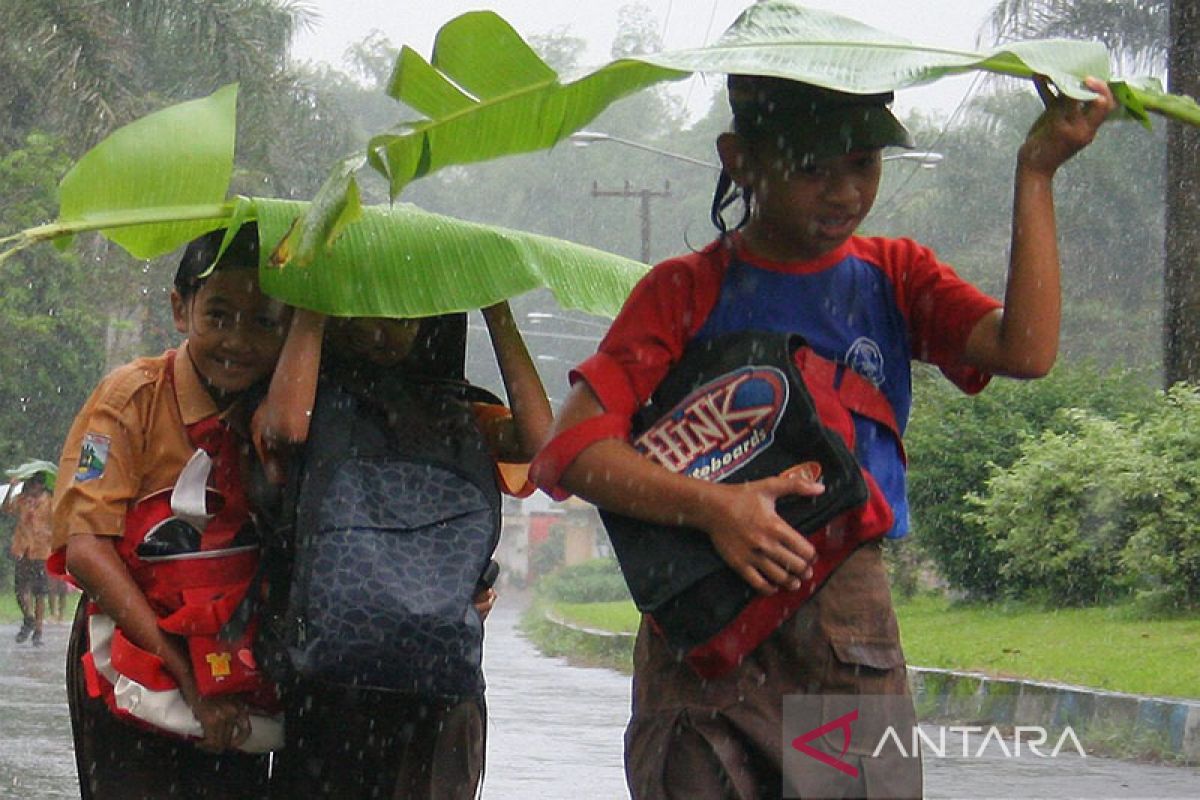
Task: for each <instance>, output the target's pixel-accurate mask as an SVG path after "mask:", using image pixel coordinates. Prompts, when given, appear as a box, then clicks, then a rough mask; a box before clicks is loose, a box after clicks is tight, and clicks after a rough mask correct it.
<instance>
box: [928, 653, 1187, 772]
mask: <svg viewBox="0 0 1200 800" xmlns="http://www.w3.org/2000/svg"><path fill="white" fill-rule="evenodd" d="M908 673H909V674H908V680H909V686H910V687H911V689H912V694H913V698H914V700H915V702H916V705H917V714H918V716H919V717H920V718H921V719H930V718H947V719H955V720H970V721H973V722H974V721H978V722H982V723H985V724H991V725H1012V726H1019V725H1037V726H1041V727H1044V728H1048V729H1062V728H1065V727H1067V726H1070V727H1071V728H1072V730H1074V731H1075V733H1076V734H1078V735H1080V736H1085V735H1086V733H1087V732H1091V733H1092V734H1093V735H1095V736H1099V737H1103V738H1105V739H1106V740H1113V741H1119V742H1123V743H1126V744H1134V743H1139V742H1140V743H1144V744H1146V745H1148V746H1151V747H1153V748H1154V749H1155V750H1156V751H1157V752H1158V753H1159V754H1161V755H1164V756H1167V757H1174V758H1178V759H1180V760H1183V761H1184V762H1186V763H1197V762H1200V700H1186V699H1179V698H1166V697H1147V696H1143V695H1134V694H1122V693H1119V692H1105V691H1101V690H1098V689H1090V688H1087V687H1084V686H1071V685H1068V684H1058V683H1049V682H1045V681H1031V680H1020V679H1015V678H994V677H991V676H988V675H983V674H981V673H975V672H955V671H952V670H945V669H932V668H929V667H914V666H909V668H908Z"/></svg>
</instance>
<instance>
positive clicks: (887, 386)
mask: <svg viewBox="0 0 1200 800" xmlns="http://www.w3.org/2000/svg"><path fill="white" fill-rule="evenodd" d="M747 330H759V331H773V332H778V333H799V334H800V335H801V336H803V337H804V338H805V339H806V340H807V341H808V344H809V346H810V347H812V349H813V350H814V351H816V352H817V354H818V355H820V356H822V357H824V358H827V359H829V360H831V361H837V362H839V363H842V364H846V365H847V366H849V367H850V368H851V369H853V370H854V371H855V372H857V373H859V374H860V375H862V377H864V378H866V379H867V380H868V381H870V382H871V383H872V384H874V385H875V386H876V387H877V388H878V389H879V390H880V391H881V392H882V393H883V395H884V396H885V397H886V398H887V401H888V403H889V404H890V405H891V407H892V410H893V412H894V413H895V415H896V423H897V425H898V426H899V428H900V431H901V433H903V431H904V427H905V425H906V424H907V422H908V415H909V411H910V409H911V407H912V367H911V360H912V351H911V346H910V343H909V336H908V325H907V323H906V321H905V319H904V315H903V314H902V313H901V312H900V309H899V308H898V307H897V305H896V301H895V291H894V290H893V287H892V285H891V282H890V281H889V280H888V278H887V276H886V275H885V274H884V273H883V272H882V271H881V270H880V269H878V268H877V267H876V266H874V265H873V264H871V263H869V262H867V261H864V260H863V259H861V258H859V257H857V256H854V255H849V256H847V257H846V258H844V259H842V260H841V261H839V262H837V263H836V264H834V265H832V266H830V267H828V268H827V269H822V270H820V271H817V272H808V273H786V272H778V271H775V270H768V269H763V268H761V267H756V266H753V265H751V264H747V263H745V262H743V261H741V260H739V259H737V258H733V259H731V261H730V264H729V268H728V269H727V270H726V273H725V278H724V282H723V283H722V285H721V292H720V296H719V298H718V299H717V304H716V305H715V306H714V307H713V310H712V312H711V313H710V314H709V316H708V319H706V320H705V322H704V325H703V326H702V327H701V328H700V331H699V332H698V333H697V334H696V339H697V340H704V339H711V338H714V337H716V336H720V335H722V334H726V333H733V332H735V331H747ZM853 417H854V435H855V440H856V441H855V447H854V451H855V452H854V454H855V456H856V457H857V458H858V460H859V463H861V464H862V465H863V467H865V468H866V469H867V471H868V472H870V473H871V475H872V477H874V478H875V481H876V482H877V483H878V484H879V487H880V489H882V490H883V493H884V495H885V496H886V497H887V500H888V502H889V503H890V504H891V506H892V511H893V512H894V513H895V519H896V521H895V523H894V524H893V525H892V528H891V530H889V531H888V533H887V535H888V536H889V537H891V538H898V537H901V536H904V535H905V534H907V533H908V529H909V525H908V498H907V491H906V485H905V484H906V480H905V472H904V462H903V459H902V457H901V449H900V443H899V442H897V441H896V437H895V436H894V435H893V434H892V432H891V430H889V429H888V428H887V426H885V425H883V424H881V423H878V422H875V421H874V420H870V419H867V418H865V417H861V416H859V415H857V414H854V415H853Z"/></svg>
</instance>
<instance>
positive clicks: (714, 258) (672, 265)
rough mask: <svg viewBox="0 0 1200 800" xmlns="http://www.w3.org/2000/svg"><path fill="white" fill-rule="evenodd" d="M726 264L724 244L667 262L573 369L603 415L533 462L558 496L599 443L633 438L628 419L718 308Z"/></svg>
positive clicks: (565, 434)
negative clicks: (575, 464)
mask: <svg viewBox="0 0 1200 800" xmlns="http://www.w3.org/2000/svg"><path fill="white" fill-rule="evenodd" d="M727 263H728V259H727V256H726V250H725V248H724V247H723V246H721V245H720V244H719V243H718V244H713V245H710V246H709V247H707V248H705V249H704V250H703V251H701V252H699V253H692V254H690V255H687V256H683V257H682V258H677V259H671V260H669V261H664V262H663V263H661V264H659V265H658V266H656V267H654V269H652V270H650V272H649V273H647V275H646V276H645V277H644V278H642V280H641V281H639V282H638V284H637V286H635V287H634V289H633V291H632V292H631V293H630V295H629V298H628V299H627V300H626V301H625V305H624V306H622V308H621V312H620V313H619V314H618V315H617V318H616V319H615V320H614V321H613V324H612V326H611V327H610V328H609V331H608V333H607V334H606V335H605V337H604V339H603V340H602V341H601V342H600V346H599V349H598V351H597V352H596V354H595V355H593V356H592V357H590V358H589V359H587V360H586V361H584V362H583V363H582V364H580V365H579V366H578V367H576V368H575V369H574V370H572V371H571V375H570V377H571V383H572V384H574V383H575V382H576V381H579V380H583V381H586V382H587V384H588V386H589V387H590V388H591V389H592V391H593V392H594V393H595V394H596V397H597V399H599V401H600V404H601V405H602V406H603V407H604V410H605V413H604V414H602V415H600V416H598V417H593V418H592V419H590V420H585V421H584V422H582V423H580V424H579V425H576V426H574V427H572V428H570V429H568V430H565V431H562V432H561V433H559V434H558V435H557V436H556V437H554V439H552V440H551V441H550V442H548V443H547V444H546V446H545V447H544V448H543V449H542V451H541V452H540V453H539V454H538V456H537V458H535V459H534V463H533V468H532V470H531V477H532V478H533V479H534V480H535V481H536V482H537V484H538V486H539V487H541V488H542V490H543V491H545V492H547V493H548V494H550V495H551V496H552V497H556V498H561V497H564V496H565V494H564V493H563V491H562V490H561V489H559V487H558V480H559V478H560V477H561V475H562V473H563V471H564V470H565V469H566V468H567V467H568V466H570V464H571V462H572V461H574V460H575V458H576V457H578V455H579V454H580V453H581V452H583V451H584V450H585V449H587V448H588V447H589V446H590V445H592V444H594V443H596V442H598V441H600V440H601V439H616V438H620V439H624V438H627V437H628V436H629V426H630V419H631V418H632V416H633V414H634V412H636V411H637V410H638V409H639V408H640V407H641V406H642V405H643V404H644V403H645V402H646V400H647V399H648V398H649V397H650V395H651V394H652V393H653V392H654V389H655V388H656V387H657V386H658V384H659V382H660V381H661V380H662V379H663V376H665V375H666V374H667V371H668V370H669V369H670V368H671V366H672V365H673V364H675V362H677V361H678V360H679V357H680V355H681V354H682V353H683V349H684V347H685V346H686V345H687V343H688V341H690V340H691V338H692V337H693V336H694V335H695V333H696V331H698V330H699V329H700V326H701V325H703V324H704V320H705V319H706V318H707V317H708V313H709V311H711V310H712V307H713V305H714V304H715V303H716V299H717V293H718V291H719V290H720V287H721V277H722V276H723V275H724V270H725V265H726V264H727Z"/></svg>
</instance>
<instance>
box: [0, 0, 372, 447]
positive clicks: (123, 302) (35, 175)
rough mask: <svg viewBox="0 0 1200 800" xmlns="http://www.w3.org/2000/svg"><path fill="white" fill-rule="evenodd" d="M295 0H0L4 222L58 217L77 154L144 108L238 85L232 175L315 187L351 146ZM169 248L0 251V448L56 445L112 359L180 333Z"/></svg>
mask: <svg viewBox="0 0 1200 800" xmlns="http://www.w3.org/2000/svg"><path fill="white" fill-rule="evenodd" d="M308 19H309V17H308V14H307V12H306V11H305V6H304V5H303V4H302V3H299V2H292V0H209V1H208V2H195V1H194V0H143V1H141V2H130V3H124V2H122V3H104V2H94V1H93V0H0V30H3V31H4V36H3V37H0V74H2V75H4V79H3V80H2V81H0V153H2V154H3V161H2V162H0V226H2V228H0V229H2V230H3V231H4V232H11V231H15V230H19V229H21V228H24V227H29V226H33V225H37V224H41V223H43V222H46V221H47V220H49V219H52V218H53V217H54V215H55V211H56V203H55V199H54V190H55V186H56V185H57V183H58V181H59V179H60V178H61V177H62V176H63V174H64V173H65V171H66V170H67V168H69V166H70V164H71V162H72V161H73V160H74V159H76V158H78V157H79V156H80V155H81V154H82V153H83V152H85V151H86V150H87V149H88V148H89V147H90V146H91V145H92V144H94V143H95V142H97V141H99V140H100V139H101V138H103V137H104V136H106V135H107V134H108V133H110V132H111V131H113V130H114V129H115V128H117V127H119V126H120V125H123V124H125V123H127V122H129V121H131V120H133V119H135V118H137V117H139V116H141V115H143V114H145V113H147V112H149V111H151V110H154V109H157V108H160V107H162V106H165V105H168V104H170V103H173V102H177V101H180V100H185V99H193V98H195V97H199V96H202V95H205V94H208V93H210V92H212V91H213V90H215V89H216V88H218V87H219V86H221V85H224V84H226V83H230V82H232V81H238V82H239V83H240V85H241V91H240V92H239V97H240V101H241V103H240V109H239V112H240V113H239V128H238V139H239V142H238V161H237V164H236V167H235V176H234V190H235V191H241V192H247V193H254V194H259V195H263V194H274V195H278V196H284V197H294V196H311V194H312V192H314V191H315V190H316V188H317V187H318V186H319V185H320V183H321V181H322V180H323V179H324V178H325V175H326V173H327V170H328V168H329V165H330V164H332V163H333V162H334V160H335V158H337V157H340V156H342V155H344V154H345V153H346V152H348V151H349V149H350V144H349V138H348V137H347V136H345V135H344V130H345V129H344V127H343V126H342V125H341V124H340V120H339V118H338V116H337V115H335V114H333V113H331V111H330V108H329V106H328V104H327V103H326V101H325V100H324V98H323V96H322V95H321V94H320V92H319V91H318V90H317V89H316V88H315V87H314V82H313V81H312V80H311V73H310V72H309V71H305V70H299V69H294V68H293V67H292V65H291V63H290V60H289V52H288V48H289V43H290V41H291V39H292V35H293V33H294V32H295V31H296V30H297V27H298V26H301V25H304V24H307V20H308ZM174 268H175V258H172V257H167V258H163V259H158V260H156V261H153V262H143V263H138V262H136V261H134V260H133V259H131V258H130V257H129V256H127V255H125V254H124V252H123V251H120V250H119V249H117V248H112V247H110V246H109V245H108V244H107V242H106V241H105V240H103V239H101V238H99V237H98V236H86V237H80V242H79V244H78V245H77V246H76V248H74V250H73V251H72V253H71V254H67V255H62V254H59V253H58V252H57V251H54V250H52V249H50V248H34V249H31V250H27V251H23V252H22V253H19V254H17V255H16V256H14V257H13V258H11V259H9V260H8V261H6V262H5V263H3V264H2V265H0V336H2V337H3V338H2V340H0V403H2V405H0V408H3V411H4V414H3V417H2V418H0V457H2V458H4V459H9V458H14V459H25V458H29V457H33V456H34V455H35V454H36V455H37V456H38V457H44V458H49V459H55V458H57V454H58V450H59V447H60V444H61V440H62V438H63V437H64V436H65V435H66V432H67V428H68V426H69V423H70V420H71V415H73V414H74V412H75V410H77V409H78V408H79V407H80V405H82V403H83V400H84V398H85V397H86V394H87V391H88V390H89V389H90V387H91V386H92V385H94V384H95V382H96V380H98V378H99V377H100V375H101V374H103V372H104V370H105V368H106V365H110V364H113V363H118V362H124V361H127V360H129V359H130V358H132V357H134V356H136V355H139V354H141V353H144V352H149V351H153V352H159V351H161V349H162V348H163V347H165V346H169V345H170V344H173V343H175V342H176V341H177V339H178V335H177V334H176V332H175V330H174V326H173V325H172V323H171V320H170V315H169V311H168V308H169V305H168V303H167V294H168V292H169V288H168V287H169V286H170V282H171V276H172V274H173V272H174Z"/></svg>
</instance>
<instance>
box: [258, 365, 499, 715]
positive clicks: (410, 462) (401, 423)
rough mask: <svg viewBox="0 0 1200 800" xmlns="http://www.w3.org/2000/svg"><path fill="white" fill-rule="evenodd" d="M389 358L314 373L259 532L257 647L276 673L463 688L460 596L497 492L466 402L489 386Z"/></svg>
mask: <svg viewBox="0 0 1200 800" xmlns="http://www.w3.org/2000/svg"><path fill="white" fill-rule="evenodd" d="M406 372H407V371H406ZM368 373H371V374H368ZM395 373H396V371H395V370H379V369H373V370H363V371H362V372H356V371H354V370H349V369H341V370H339V369H336V368H335V369H332V370H329V371H327V372H326V373H324V374H323V375H322V379H321V383H320V385H319V389H318V393H317V400H316V404H315V407H314V410H313V417H312V424H311V427H310V431H311V432H310V436H309V440H308V442H307V444H306V445H305V447H304V451H303V455H302V457H301V458H300V459H299V461H298V463H294V464H293V465H292V468H291V471H290V473H289V479H288V485H287V487H286V489H285V490H284V492H283V500H282V503H281V508H280V512H279V514H278V520H277V521H276V524H275V526H274V529H275V535H274V536H273V537H271V541H270V542H269V544H268V553H267V557H266V560H267V561H268V562H269V566H268V568H267V570H266V573H265V575H266V582H267V586H268V591H267V598H268V599H267V602H266V604H265V608H264V610H263V619H262V624H261V628H260V634H259V639H258V646H257V648H256V654H257V656H258V659H259V661H260V663H262V664H263V666H264V669H266V670H267V671H268V674H270V675H272V677H274V678H275V679H276V680H277V681H279V682H280V683H282V684H284V685H287V684H289V683H291V682H292V681H296V680H301V681H305V682H323V683H330V684H337V685H342V686H356V687H365V688H372V689H382V690H390V691H396V692H404V693H408V694H413V695H419V696H423V697H437V698H450V699H452V698H464V697H471V696H477V695H479V694H480V693H482V691H483V677H482V671H481V660H482V643H483V625H482V622H481V621H480V619H479V615H478V614H477V613H476V611H475V609H474V606H473V604H472V597H473V596H474V594H475V592H476V590H477V587H478V584H479V583H480V581H481V579H482V578H483V576H484V575H485V573H488V572H489V566H490V565H491V564H492V562H491V556H492V553H493V551H494V550H495V548H496V545H497V543H498V541H499V536H500V507H501V503H500V493H499V489H498V487H497V484H496V479H495V473H494V469H495V467H494V462H493V459H492V456H491V455H490V453H489V451H488V448H487V445H486V443H485V441H484V439H483V435H482V433H481V431H480V430H479V427H478V425H477V424H476V422H475V418H474V414H473V412H472V410H471V402H473V401H481V402H488V403H499V402H500V401H499V400H498V399H497V398H496V397H495V396H494V395H492V394H490V393H489V392H486V391H485V390H483V389H480V388H479V387H475V386H472V385H470V384H468V383H466V382H465V381H461V380H453V379H445V378H433V377H428V376H422V377H412V376H408V375H399V374H395Z"/></svg>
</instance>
